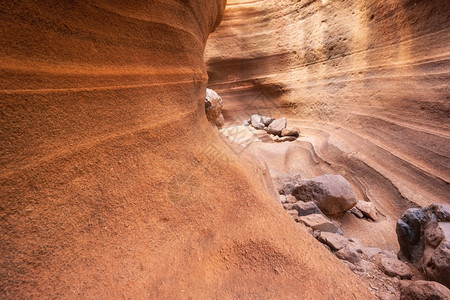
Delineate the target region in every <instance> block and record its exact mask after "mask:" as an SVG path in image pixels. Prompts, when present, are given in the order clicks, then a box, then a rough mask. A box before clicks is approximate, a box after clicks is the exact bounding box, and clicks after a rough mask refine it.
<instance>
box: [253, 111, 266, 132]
mask: <svg viewBox="0 0 450 300" xmlns="http://www.w3.org/2000/svg"><path fill="white" fill-rule="evenodd" d="M250 124H251V125H252V126H253V127H254V128H255V129H260V130H262V129H264V127H265V126H264V123H263V119H262V117H261V116H260V115H258V114H253V115H251V117H250Z"/></svg>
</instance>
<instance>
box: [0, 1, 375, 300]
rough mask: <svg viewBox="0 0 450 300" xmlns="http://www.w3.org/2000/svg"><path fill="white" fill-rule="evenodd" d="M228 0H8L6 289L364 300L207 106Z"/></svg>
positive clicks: (1, 157)
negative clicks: (209, 52) (211, 53)
mask: <svg viewBox="0 0 450 300" xmlns="http://www.w3.org/2000/svg"><path fill="white" fill-rule="evenodd" d="M224 5H225V3H224V1H219V0H217V1H216V0H206V1H194V0H183V1H175V0H164V1H160V0H154V1H143V0H142V1H140V0H135V1H113V0H98V1H31V0H24V1H3V2H2V5H1V9H0V26H1V32H2V34H1V35H0V44H1V46H0V57H1V59H0V111H1V114H0V140H1V147H0V186H1V188H0V199H1V201H0V245H1V246H0V270H1V272H0V294H1V297H2V298H6V299H31V298H38V299H39V298H41V299H42V298H43V299H46V298H60V299H70V298H77V299H95V298H100V299H122V298H131V299H189V298H191V299H233V298H238V297H240V296H242V295H250V294H251V295H252V296H253V297H255V298H258V299H262V298H280V297H281V298H284V299H289V298H291V299H293V298H296V297H298V290H301V291H302V295H303V296H305V297H306V298H311V299H319V298H321V297H325V298H332V297H335V298H338V297H339V298H341V299H349V298H351V297H357V298H361V299H370V297H371V296H370V294H369V293H368V292H367V289H366V288H365V287H364V286H363V285H362V284H361V281H360V280H359V279H357V278H356V277H355V276H354V275H353V274H352V273H351V272H350V271H349V270H346V269H345V268H342V266H341V264H339V263H337V262H336V260H335V258H333V257H332V255H331V254H330V253H328V252H327V251H326V249H322V248H323V247H321V246H320V245H319V242H317V241H315V240H314V239H313V238H312V237H310V236H309V235H308V234H307V233H306V232H303V231H302V230H299V229H298V225H297V224H295V222H292V220H290V219H288V218H286V215H285V212H284V211H281V210H282V209H280V207H278V206H277V204H276V203H275V204H276V205H273V202H274V201H275V200H273V198H272V196H271V195H270V194H269V192H268V191H267V190H268V185H267V184H266V181H265V180H264V174H266V175H267V172H268V171H267V170H266V169H264V166H262V165H261V164H260V163H258V161H257V160H255V159H253V158H251V157H250V156H249V155H246V153H242V154H240V156H239V157H238V156H237V155H236V154H235V152H234V151H233V149H230V148H228V147H226V146H225V147H224V141H223V139H222V138H220V137H218V136H217V134H216V132H215V131H214V130H213V129H212V128H211V126H210V124H209V123H208V121H207V118H206V116H205V109H204V101H205V91H206V85H207V73H206V68H205V66H204V59H203V53H204V47H205V43H206V40H207V38H208V35H209V33H210V32H211V31H213V30H214V28H215V27H216V26H217V25H218V24H219V21H220V19H221V17H222V12H223V9H224ZM216 91H218V92H219V94H220V91H219V90H216ZM220 95H221V96H222V97H223V95H222V94H220ZM224 100H225V97H224ZM225 101H226V100H225ZM226 103H227V102H226ZM226 107H228V106H227V105H226ZM187 124H188V125H187ZM193 128H194V129H195V130H193ZM264 172H265V173H264ZM211 178H219V179H220V180H211ZM249 216H251V217H249ZM180 249H182V250H181V251H180ZM323 274H327V276H323ZM305 278H308V280H307V281H305ZM335 278H341V279H342V280H339V281H336V280H335ZM292 286H295V287H296V288H295V289H293V288H292ZM324 287H326V288H324Z"/></svg>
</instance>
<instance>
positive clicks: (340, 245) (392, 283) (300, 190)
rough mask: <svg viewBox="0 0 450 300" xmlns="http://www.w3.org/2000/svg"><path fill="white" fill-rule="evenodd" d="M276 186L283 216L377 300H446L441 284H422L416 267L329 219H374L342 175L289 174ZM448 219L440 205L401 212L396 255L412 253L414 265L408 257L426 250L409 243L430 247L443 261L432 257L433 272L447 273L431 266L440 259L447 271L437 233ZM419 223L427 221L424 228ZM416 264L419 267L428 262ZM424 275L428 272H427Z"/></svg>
mask: <svg viewBox="0 0 450 300" xmlns="http://www.w3.org/2000/svg"><path fill="white" fill-rule="evenodd" d="M278 188H279V189H278V192H279V194H280V202H281V204H282V205H283V207H284V208H285V209H286V211H287V212H288V214H289V215H290V216H291V217H292V218H293V219H294V220H295V221H296V222H297V223H299V224H300V225H301V226H302V227H304V228H305V230H306V231H307V232H309V233H310V234H311V235H312V236H314V237H315V238H316V239H317V240H318V241H319V242H321V243H322V244H323V245H324V246H325V247H326V248H327V249H329V250H330V251H331V252H332V253H334V254H335V255H336V256H337V257H338V258H339V259H341V260H342V261H343V262H344V264H346V265H347V266H348V267H349V268H350V269H351V270H352V271H353V272H354V273H355V274H357V275H358V276H359V277H360V278H361V279H362V280H363V281H364V282H366V283H367V285H368V287H369V289H370V290H371V291H372V292H373V294H374V295H375V296H377V297H378V298H379V299H450V290H448V289H447V288H446V287H445V286H444V285H442V284H440V283H437V282H430V281H425V280H422V279H425V277H424V276H423V275H422V274H421V273H420V272H419V271H418V270H417V269H416V268H415V266H414V265H413V264H412V263H410V262H408V261H402V260H400V259H399V257H398V256H397V255H396V254H395V253H394V252H392V251H388V250H383V249H379V248H374V247H364V246H362V245H361V244H360V242H359V241H358V240H357V239H355V238H346V237H345V236H344V235H343V232H342V230H341V229H340V228H339V224H338V223H337V222H336V221H334V220H333V217H334V216H338V215H339V214H341V213H343V212H346V211H350V212H352V213H353V214H355V215H356V216H359V217H361V218H367V219H368V220H373V221H376V219H377V214H376V208H375V206H374V205H373V204H372V203H371V202H366V201H357V200H356V199H355V196H354V194H353V191H352V188H351V186H350V183H349V182H348V181H347V180H346V179H345V178H344V177H342V176H340V175H330V174H327V175H322V176H319V177H315V178H312V179H307V180H304V179H300V178H299V176H295V175H294V176H291V177H289V178H288V179H287V180H286V179H285V180H283V181H282V182H281V183H280V182H279V183H278ZM433 216H434V217H433ZM449 216H450V214H449V213H448V210H447V212H444V209H443V206H436V205H435V206H432V207H430V208H428V209H425V210H408V211H406V213H405V215H404V216H403V217H402V219H400V220H399V224H400V225H398V227H397V231H399V230H400V231H401V232H402V235H401V236H402V237H404V241H402V242H401V244H403V246H402V247H401V249H402V250H401V251H405V252H407V253H411V252H412V253H413V255H409V256H408V257H409V258H411V260H412V261H413V262H416V261H417V260H414V259H412V257H414V255H416V256H417V255H419V254H420V253H421V255H422V257H423V256H424V255H425V256H426V253H427V251H426V250H424V249H427V247H426V246H420V245H419V246H414V245H413V244H414V243H420V242H423V243H425V244H426V245H428V244H429V247H434V248H433V249H438V251H436V250H435V252H434V253H440V255H441V257H442V256H444V257H445V259H441V260H439V258H434V259H431V261H433V263H434V266H435V269H439V270H446V271H448V268H447V269H445V268H444V267H443V266H442V265H441V264H438V266H436V262H443V261H444V260H445V261H446V263H447V267H448V262H449V256H448V253H447V254H446V256H445V255H443V254H442V251H444V250H445V249H447V251H448V249H449V247H448V246H447V245H448V244H447V243H448V238H447V237H448V235H447V236H446V235H445V233H442V234H437V233H436V232H445V230H446V228H448V227H446V226H447V225H445V224H442V223H443V222H444V223H445V222H448V220H449V219H448V218H449ZM424 220H429V221H428V222H425V223H426V224H425V223H424ZM433 220H434V221H433ZM405 224H406V225H405ZM430 224H434V225H430ZM430 228H432V230H431V229H430ZM427 230H428V231H431V232H433V234H432V236H433V237H436V236H438V238H435V239H431V238H424V237H423V234H424V233H426V232H428V231H427ZM407 233H410V235H411V234H412V235H413V237H412V236H408V235H407ZM447 233H448V232H447ZM399 240H400V235H399ZM410 241H415V242H412V243H410ZM427 243H428V244H427ZM442 243H444V244H442ZM441 245H442V246H441ZM445 247H447V248H445ZM418 249H422V251H419V250H418ZM405 256H406V255H405ZM426 257H429V256H426ZM421 261H422V263H423V262H425V261H430V260H429V259H428V260H427V259H422V260H421ZM446 271H442V272H446ZM429 273H430V271H427V272H426V274H429ZM442 276H444V277H442ZM439 277H440V278H441V280H437V281H440V282H441V283H443V284H446V280H448V279H449V276H448V273H444V274H440V275H439ZM412 279H413V280H414V281H412Z"/></svg>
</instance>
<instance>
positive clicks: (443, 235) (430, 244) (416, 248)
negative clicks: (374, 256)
mask: <svg viewBox="0 0 450 300" xmlns="http://www.w3.org/2000/svg"><path fill="white" fill-rule="evenodd" d="M396 232H397V237H398V243H399V245H400V251H399V257H400V258H402V259H403V260H407V261H410V262H412V263H413V264H414V265H415V266H416V267H417V268H418V269H419V270H420V271H422V272H423V273H424V274H425V275H426V276H427V277H428V278H430V279H432V280H435V281H438V282H440V283H442V284H444V285H445V286H447V287H448V288H450V205H446V204H432V205H430V206H428V207H425V208H410V209H407V210H406V211H405V212H404V214H403V216H402V217H401V218H400V219H399V220H398V221H397V227H396Z"/></svg>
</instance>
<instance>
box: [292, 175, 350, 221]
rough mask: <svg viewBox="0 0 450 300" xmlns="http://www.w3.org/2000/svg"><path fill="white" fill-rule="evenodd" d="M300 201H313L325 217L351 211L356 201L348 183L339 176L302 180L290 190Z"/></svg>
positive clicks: (323, 176)
mask: <svg viewBox="0 0 450 300" xmlns="http://www.w3.org/2000/svg"><path fill="white" fill-rule="evenodd" d="M292 195H293V196H294V197H296V198H297V199H299V200H302V201H314V202H315V203H316V204H317V206H318V207H319V208H320V210H321V211H323V212H324V213H325V214H326V215H335V214H338V213H341V212H344V211H347V210H349V209H351V208H352V207H353V206H355V205H356V203H357V201H356V199H355V195H354V194H353V191H352V187H351V186H350V183H349V182H348V181H347V180H345V178H344V177H342V176H341V175H331V174H326V175H322V176H318V177H315V178H313V179H311V180H303V181H301V182H300V183H299V184H298V185H296V186H295V188H294V189H293V190H292Z"/></svg>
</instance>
